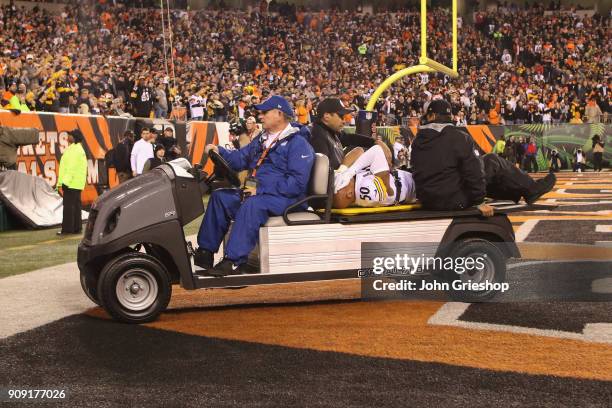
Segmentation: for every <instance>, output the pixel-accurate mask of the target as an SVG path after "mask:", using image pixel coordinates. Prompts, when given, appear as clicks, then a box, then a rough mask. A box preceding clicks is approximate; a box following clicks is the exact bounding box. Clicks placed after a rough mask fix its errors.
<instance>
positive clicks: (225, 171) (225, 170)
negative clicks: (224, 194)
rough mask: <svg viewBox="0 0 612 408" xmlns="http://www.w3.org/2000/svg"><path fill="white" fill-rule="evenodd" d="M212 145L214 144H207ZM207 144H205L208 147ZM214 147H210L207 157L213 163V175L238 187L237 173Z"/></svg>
mask: <svg viewBox="0 0 612 408" xmlns="http://www.w3.org/2000/svg"><path fill="white" fill-rule="evenodd" d="M208 146H214V145H208ZM208 146H206V147H207V148H208ZM214 147H215V149H213V148H210V149H209V153H208V157H210V160H212V162H213V164H214V165H215V175H216V176H218V177H219V178H224V179H226V180H227V181H229V182H230V184H231V185H232V186H234V187H240V179H239V178H238V174H237V173H236V172H235V171H234V170H232V168H231V167H230V165H229V164H227V162H226V161H225V159H224V158H223V157H221V155H220V154H219V153H218V148H217V147H216V146H214Z"/></svg>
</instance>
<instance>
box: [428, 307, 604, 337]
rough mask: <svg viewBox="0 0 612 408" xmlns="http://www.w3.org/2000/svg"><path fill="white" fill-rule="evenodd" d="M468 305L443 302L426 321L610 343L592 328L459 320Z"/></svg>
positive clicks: (437, 324)
mask: <svg viewBox="0 0 612 408" xmlns="http://www.w3.org/2000/svg"><path fill="white" fill-rule="evenodd" d="M469 306H470V303H460V302H448V303H446V304H444V305H443V306H442V307H441V308H440V309H439V310H438V311H437V312H436V313H435V314H434V315H433V316H431V317H430V318H429V320H428V321H427V323H428V324H431V325H436V326H453V327H461V328H465V329H471V330H490V331H502V332H510V333H517V334H529V335H533V336H543V337H555V338H561V339H571V340H581V341H586V342H595V343H612V338H611V337H610V336H607V335H606V336H598V335H597V332H595V331H594V330H591V331H590V332H589V333H587V334H585V333H573V332H567V331H561V330H549V329H536V328H532V327H521V326H511V325H507V324H495V323H481V322H468V321H464V320H460V318H461V316H462V315H463V314H464V313H465V311H466V310H467V309H468V307H469Z"/></svg>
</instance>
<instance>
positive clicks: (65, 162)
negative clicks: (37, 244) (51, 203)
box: [56, 129, 87, 235]
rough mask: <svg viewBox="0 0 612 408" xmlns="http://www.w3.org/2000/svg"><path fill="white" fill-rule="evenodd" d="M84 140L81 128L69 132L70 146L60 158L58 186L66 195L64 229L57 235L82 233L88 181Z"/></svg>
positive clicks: (63, 194) (64, 195)
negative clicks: (82, 199)
mask: <svg viewBox="0 0 612 408" xmlns="http://www.w3.org/2000/svg"><path fill="white" fill-rule="evenodd" d="M82 142H83V133H81V131H80V130H79V129H74V130H72V131H70V132H68V147H67V148H66V149H65V150H64V153H63V154H62V158H61V159H60V165H59V175H58V178H57V186H56V189H57V190H58V191H59V190H60V189H61V190H62V196H63V197H64V212H63V217H62V229H61V231H59V232H58V233H57V235H67V234H80V233H81V229H82V226H83V222H82V216H81V192H82V191H83V189H84V188H85V183H86V181H87V157H86V156H85V150H84V149H83V146H82V144H81V143H82Z"/></svg>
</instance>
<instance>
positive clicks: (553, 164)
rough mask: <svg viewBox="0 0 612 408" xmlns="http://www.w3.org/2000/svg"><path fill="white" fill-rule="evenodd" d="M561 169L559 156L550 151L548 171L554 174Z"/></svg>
mask: <svg viewBox="0 0 612 408" xmlns="http://www.w3.org/2000/svg"><path fill="white" fill-rule="evenodd" d="M560 167H561V155H560V154H559V152H558V151H557V150H555V149H553V150H551V152H550V169H549V170H550V171H552V172H553V173H556V172H558V171H559V168H560Z"/></svg>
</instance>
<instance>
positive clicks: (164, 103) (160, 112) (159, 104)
mask: <svg viewBox="0 0 612 408" xmlns="http://www.w3.org/2000/svg"><path fill="white" fill-rule="evenodd" d="M153 106H154V109H155V117H156V118H161V119H166V118H167V117H168V97H167V96H166V86H165V85H164V84H163V83H160V84H159V85H157V89H156V90H155V104H154V105H153Z"/></svg>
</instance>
